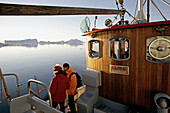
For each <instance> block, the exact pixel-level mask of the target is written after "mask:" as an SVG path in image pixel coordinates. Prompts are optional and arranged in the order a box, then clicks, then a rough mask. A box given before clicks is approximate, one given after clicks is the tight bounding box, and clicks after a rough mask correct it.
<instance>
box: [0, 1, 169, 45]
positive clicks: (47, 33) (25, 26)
mask: <svg viewBox="0 0 170 113" xmlns="http://www.w3.org/2000/svg"><path fill="white" fill-rule="evenodd" d="M143 1H145V0H143ZM165 1H167V2H168V0H165ZM154 2H155V3H156V5H157V6H158V8H159V9H160V10H161V12H162V13H163V14H164V16H165V17H166V18H167V20H170V13H169V12H168V11H170V6H168V5H166V4H165V3H163V2H161V0H154ZM0 3H16V4H36V5H49V6H68V7H86V8H88V7H90V8H95V7H96V8H106V9H117V6H116V3H115V0H0ZM135 4H136V0H124V7H125V9H126V10H127V11H129V12H130V13H131V14H132V15H134V11H135ZM119 7H120V6H119ZM145 9H146V5H145V6H144V13H145V12H146V10H145ZM145 15H146V13H145ZM150 15H151V18H150V21H164V19H163V18H162V16H161V15H160V14H159V12H158V11H157V10H156V8H155V7H154V6H153V4H152V3H151V2H150ZM86 16H88V17H89V18H90V21H91V27H90V28H91V29H92V28H93V27H94V18H95V15H92V16H89V15H81V16H80V15H79V16H75V15H74V16H73V15H72V16H0V42H4V40H22V39H33V38H36V39H38V41H61V40H64V41H67V40H69V39H80V40H83V39H84V37H82V36H81V35H82V34H83V33H82V32H81V30H80V24H81V22H82V20H83V19H84V18H85V17H86ZM114 16H116V15H102V16H101V15H100V16H98V19H97V28H105V25H104V22H105V20H106V19H111V20H114ZM118 20H119V18H118ZM118 20H117V21H118ZM125 20H129V21H130V22H131V21H132V18H131V17H129V16H128V15H127V14H126V15H125ZM117 21H115V22H114V24H116V22H117Z"/></svg>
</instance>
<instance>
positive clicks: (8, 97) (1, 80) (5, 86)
mask: <svg viewBox="0 0 170 113" xmlns="http://www.w3.org/2000/svg"><path fill="white" fill-rule="evenodd" d="M11 75H12V76H15V78H16V82H17V97H19V80H18V76H17V75H16V74H2V71H1V68H0V84H1V89H0V90H1V101H0V103H2V101H3V88H2V83H3V85H4V90H5V93H6V98H7V100H8V103H9V104H10V101H11V96H10V94H9V90H8V88H7V85H6V82H5V79H4V76H11Z"/></svg>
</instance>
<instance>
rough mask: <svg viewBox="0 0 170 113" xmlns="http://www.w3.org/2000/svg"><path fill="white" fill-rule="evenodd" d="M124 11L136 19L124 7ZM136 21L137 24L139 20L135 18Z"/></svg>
mask: <svg viewBox="0 0 170 113" xmlns="http://www.w3.org/2000/svg"><path fill="white" fill-rule="evenodd" d="M125 12H126V13H127V14H128V15H129V16H131V17H132V18H133V19H134V20H136V18H135V17H133V16H132V15H131V14H130V13H129V12H128V11H127V10H126V9H125ZM132 22H133V21H132ZM136 22H137V23H138V24H139V21H138V20H136Z"/></svg>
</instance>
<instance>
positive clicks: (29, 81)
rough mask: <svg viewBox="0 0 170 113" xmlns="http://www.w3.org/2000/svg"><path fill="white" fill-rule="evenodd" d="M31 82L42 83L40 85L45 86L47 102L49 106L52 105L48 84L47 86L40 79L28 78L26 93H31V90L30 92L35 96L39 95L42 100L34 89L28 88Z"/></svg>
mask: <svg viewBox="0 0 170 113" xmlns="http://www.w3.org/2000/svg"><path fill="white" fill-rule="evenodd" d="M31 82H33V83H36V84H40V85H42V86H44V87H45V90H46V91H47V93H48V96H49V104H50V106H51V107H52V97H51V93H50V90H49V89H48V86H47V85H46V84H45V83H43V82H41V81H38V80H34V79H29V80H28V94H29V95H31V92H32V93H33V94H34V95H35V96H37V97H39V98H40V99H42V100H44V99H43V98H42V97H40V96H39V95H38V94H37V93H36V92H35V91H33V90H32V89H31V88H30V84H31Z"/></svg>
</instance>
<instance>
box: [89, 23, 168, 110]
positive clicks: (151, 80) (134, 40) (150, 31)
mask: <svg viewBox="0 0 170 113" xmlns="http://www.w3.org/2000/svg"><path fill="white" fill-rule="evenodd" d="M168 26H169V28H170V25H168ZM155 27H156V26H152V27H151V26H150V27H139V28H128V29H119V30H116V29H115V30H111V31H104V32H98V33H97V34H96V37H95V38H94V40H100V41H101V42H102V43H103V45H102V53H101V54H102V57H101V58H99V59H92V58H90V57H88V55H87V67H88V68H93V69H97V70H101V71H102V86H101V87H100V96H102V97H105V98H107V99H110V100H113V101H116V102H119V103H123V104H126V105H139V106H144V107H145V108H147V109H148V110H154V109H155V104H154V100H153V97H154V95H155V94H156V93H158V92H163V93H166V94H168V95H170V63H153V62H149V61H147V60H145V55H146V54H145V52H146V49H145V48H146V38H148V37H151V36H154V35H160V33H158V32H156V30H155ZM163 34H166V35H170V29H167V30H166V31H163V32H162V35H163ZM116 37H126V38H129V39H130V59H129V60H126V61H115V60H112V59H110V58H109V40H110V39H111V38H116ZM110 65H121V66H129V75H119V74H114V73H110V68H109V67H110Z"/></svg>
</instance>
